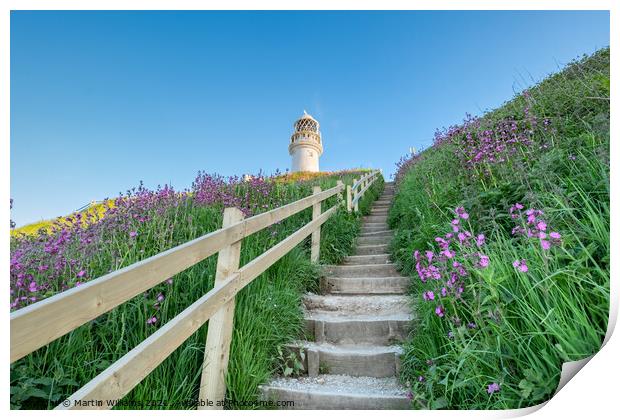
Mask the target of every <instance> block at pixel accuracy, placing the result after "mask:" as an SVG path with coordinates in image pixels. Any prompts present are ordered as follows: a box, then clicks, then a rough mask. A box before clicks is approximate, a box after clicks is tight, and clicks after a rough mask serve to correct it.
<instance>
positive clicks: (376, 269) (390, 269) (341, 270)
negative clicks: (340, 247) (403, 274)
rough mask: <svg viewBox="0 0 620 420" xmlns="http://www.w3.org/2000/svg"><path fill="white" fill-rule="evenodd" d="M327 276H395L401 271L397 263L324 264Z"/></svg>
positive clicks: (324, 273)
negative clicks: (397, 267)
mask: <svg viewBox="0 0 620 420" xmlns="http://www.w3.org/2000/svg"><path fill="white" fill-rule="evenodd" d="M322 269H323V275H325V276H327V277H395V276H399V275H400V273H399V272H398V270H396V265H395V264H391V263H388V264H385V263H383V264H360V265H324V266H323V267H322Z"/></svg>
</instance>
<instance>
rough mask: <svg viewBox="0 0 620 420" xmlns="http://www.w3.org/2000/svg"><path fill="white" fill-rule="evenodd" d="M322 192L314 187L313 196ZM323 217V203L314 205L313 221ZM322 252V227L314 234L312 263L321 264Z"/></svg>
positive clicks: (311, 249)
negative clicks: (320, 256)
mask: <svg viewBox="0 0 620 420" xmlns="http://www.w3.org/2000/svg"><path fill="white" fill-rule="evenodd" d="M320 192H321V187H314V188H313V189H312V193H313V194H318V193H320ZM320 215H321V202H320V201H319V202H318V203H316V204H313V205H312V220H316V219H318V218H319V216H320ZM320 250H321V227H320V226H319V227H318V228H317V230H315V231H314V232H312V247H311V248H310V261H312V262H319V253H320Z"/></svg>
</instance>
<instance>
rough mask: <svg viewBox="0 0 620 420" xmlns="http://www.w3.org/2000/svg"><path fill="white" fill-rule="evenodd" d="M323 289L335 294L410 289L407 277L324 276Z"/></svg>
mask: <svg viewBox="0 0 620 420" xmlns="http://www.w3.org/2000/svg"><path fill="white" fill-rule="evenodd" d="M320 282H321V290H323V291H325V293H334V294H348V295H355V294H368V295H372V294H383V295H385V294H402V293H407V290H408V289H409V279H408V278H407V277H399V276H394V277H358V278H355V277H351V278H347V277H323V278H321V281H320Z"/></svg>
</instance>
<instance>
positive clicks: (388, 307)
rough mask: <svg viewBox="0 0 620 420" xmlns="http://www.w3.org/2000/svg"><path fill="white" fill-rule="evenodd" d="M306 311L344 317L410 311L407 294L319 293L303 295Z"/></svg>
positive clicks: (307, 312)
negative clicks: (347, 294)
mask: <svg viewBox="0 0 620 420" xmlns="http://www.w3.org/2000/svg"><path fill="white" fill-rule="evenodd" d="M303 304H304V311H305V312H304V313H305V314H307V315H309V316H312V315H330V316H338V315H342V316H344V317H351V316H358V315H373V316H378V315H394V314H405V313H409V312H410V301H409V297H408V296H407V295H378V296H372V295H349V296H338V295H317V294H314V293H307V294H305V295H304V296H303Z"/></svg>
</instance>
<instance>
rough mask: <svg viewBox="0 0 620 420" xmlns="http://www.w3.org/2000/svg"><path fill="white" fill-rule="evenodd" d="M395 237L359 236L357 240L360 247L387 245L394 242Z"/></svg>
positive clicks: (384, 235) (389, 235)
mask: <svg viewBox="0 0 620 420" xmlns="http://www.w3.org/2000/svg"><path fill="white" fill-rule="evenodd" d="M392 237H393V235H392V234H391V233H390V234H387V235H386V234H381V235H371V236H359V237H358V238H357V244H358V245H387V244H389V243H390V242H391V241H392Z"/></svg>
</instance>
